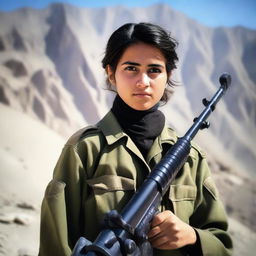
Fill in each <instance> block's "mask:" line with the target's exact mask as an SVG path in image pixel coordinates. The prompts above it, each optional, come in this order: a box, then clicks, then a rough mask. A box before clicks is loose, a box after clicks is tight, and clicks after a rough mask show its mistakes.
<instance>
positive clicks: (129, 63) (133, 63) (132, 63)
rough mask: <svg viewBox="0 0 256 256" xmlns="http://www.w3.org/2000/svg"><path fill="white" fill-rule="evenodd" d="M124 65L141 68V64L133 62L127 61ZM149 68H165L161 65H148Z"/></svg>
mask: <svg viewBox="0 0 256 256" xmlns="http://www.w3.org/2000/svg"><path fill="white" fill-rule="evenodd" d="M122 65H132V66H141V64H139V63H137V62H133V61H125V62H124V63H122ZM148 67H162V68H163V67H164V66H163V65H161V64H148Z"/></svg>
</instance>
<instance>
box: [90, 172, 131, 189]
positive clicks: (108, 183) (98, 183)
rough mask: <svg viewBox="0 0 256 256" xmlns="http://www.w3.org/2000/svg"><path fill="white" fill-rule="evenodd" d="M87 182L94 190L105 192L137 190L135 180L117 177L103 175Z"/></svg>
mask: <svg viewBox="0 0 256 256" xmlns="http://www.w3.org/2000/svg"><path fill="white" fill-rule="evenodd" d="M86 182H87V184H88V185H89V186H90V187H92V188H94V189H101V190H105V191H115V190H135V187H134V180H133V179H129V178H126V177H122V176H116V175H103V176H100V177H97V178H93V179H88V180H87V181H86Z"/></svg>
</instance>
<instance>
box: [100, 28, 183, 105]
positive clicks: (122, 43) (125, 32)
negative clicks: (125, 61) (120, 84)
mask: <svg viewBox="0 0 256 256" xmlns="http://www.w3.org/2000/svg"><path fill="white" fill-rule="evenodd" d="M139 42H142V43H145V44H150V45H153V46H155V47H156V48H158V49H159V50H160V51H161V52H162V53H163V55H164V57H165V59H166V71H167V74H170V73H171V71H172V70H173V69H175V68H176V62H177V61H178V56H177V53H176V51H175V49H176V47H177V45H178V43H177V41H176V40H175V39H174V38H172V37H171V36H170V33H168V32H167V31H165V30H164V29H163V28H161V27H160V26H158V25H155V24H151V23H127V24H124V25H123V26H121V27H120V28H118V29H117V30H116V31H114V32H113V34H112V35H111V36H110V38H109V40H108V43H107V46H106V51H105V56H104V58H103V59H102V66H103V68H104V69H105V68H106V67H107V65H109V66H110V68H111V69H112V70H113V72H114V73H115V71H116V67H117V64H118V61H119V60H120V58H121V56H122V54H123V53H124V51H125V50H126V49H127V48H128V47H129V46H131V45H133V44H136V43H139ZM167 84H168V85H169V86H171V87H173V86H174V85H175V84H174V82H172V81H171V80H170V79H169V78H168V81H167ZM107 85H108V88H109V89H110V90H111V84H110V82H109V80H108V79H107ZM171 92H172V91H171V90H168V89H167V88H166V89H165V92H164V94H163V97H162V98H161V101H162V102H163V103H166V102H167V101H168V99H169V96H170V94H171Z"/></svg>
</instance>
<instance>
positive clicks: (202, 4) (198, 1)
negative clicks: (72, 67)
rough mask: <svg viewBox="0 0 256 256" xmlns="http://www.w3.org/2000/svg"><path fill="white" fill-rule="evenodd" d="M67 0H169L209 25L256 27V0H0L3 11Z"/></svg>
mask: <svg viewBox="0 0 256 256" xmlns="http://www.w3.org/2000/svg"><path fill="white" fill-rule="evenodd" d="M56 1H57V2H67V3H70V4H73V5H76V6H81V7H102V6H113V5H118V4H122V5H126V6H149V5H152V4H155V3H159V2H160V3H166V4H169V5H170V6H171V7H172V8H174V9H176V10H178V11H181V12H183V13H185V14H186V15H188V16H189V17H191V18H193V19H196V20H197V21H199V22H200V23H203V24H205V25H207V26H236V25H243V26H245V27H248V28H252V29H256V0H127V1H120V0H59V1H58V0H55V1H54V0H0V10H1V11H11V10H14V9H16V8H19V7H24V6H25V7H32V8H44V7H46V6H47V5H48V4H50V3H52V2H56Z"/></svg>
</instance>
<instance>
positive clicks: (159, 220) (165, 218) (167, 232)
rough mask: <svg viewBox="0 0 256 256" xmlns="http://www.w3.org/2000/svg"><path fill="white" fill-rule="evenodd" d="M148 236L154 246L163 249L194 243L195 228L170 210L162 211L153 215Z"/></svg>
mask: <svg viewBox="0 0 256 256" xmlns="http://www.w3.org/2000/svg"><path fill="white" fill-rule="evenodd" d="M148 237H149V241H150V243H151V245H152V246H153V247H154V248H158V249H163V250H171V249H177V248H181V247H183V246H185V245H189V244H190V245H191V244H195V243H196V232H195V230H194V229H193V228H192V227H191V226H190V225H188V224H187V223H185V222H183V221H182V220H180V219H179V218H178V217H177V216H175V215H174V214H173V213H172V212H171V211H164V212H161V213H159V214H157V215H156V216H154V218H153V220H152V222H151V230H150V231H149V233H148Z"/></svg>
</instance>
